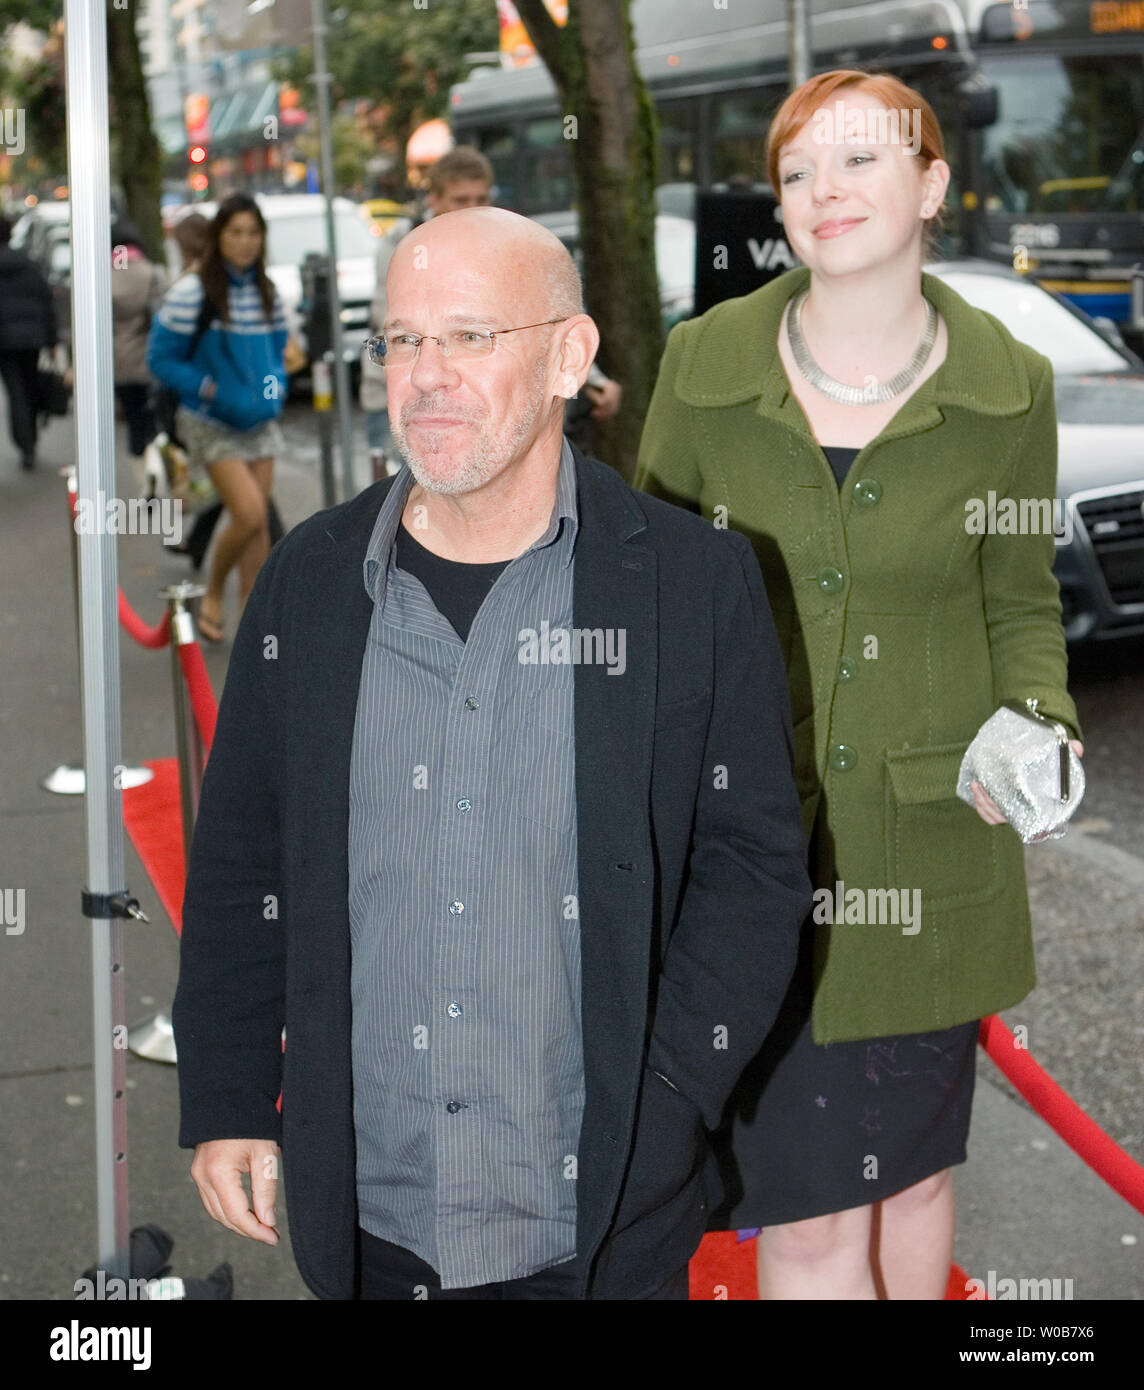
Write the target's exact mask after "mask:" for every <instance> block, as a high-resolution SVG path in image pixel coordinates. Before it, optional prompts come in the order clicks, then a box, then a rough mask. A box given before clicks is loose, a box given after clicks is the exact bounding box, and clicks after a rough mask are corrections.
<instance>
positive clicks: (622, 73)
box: [515, 0, 663, 480]
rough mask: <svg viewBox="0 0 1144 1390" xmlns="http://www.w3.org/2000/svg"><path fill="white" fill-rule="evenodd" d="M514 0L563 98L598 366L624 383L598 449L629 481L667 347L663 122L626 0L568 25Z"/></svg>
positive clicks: (574, 17) (537, 2)
mask: <svg viewBox="0 0 1144 1390" xmlns="http://www.w3.org/2000/svg"><path fill="white" fill-rule="evenodd" d="M515 3H516V7H517V10H518V12H519V13H520V16H521V19H522V20H523V22H524V25H525V28H526V29H527V30H528V33H529V36H530V37H531V39H532V41H533V43H534V44H535V45H536V49H537V52H538V53H540V55H541V57H542V58H543V59H544V61H545V62H546V64H547V65H548V68H549V70H550V71H551V73H552V76H553V80H554V81H555V82H556V85H557V87H558V88H559V90H560V95H561V99H562V100H563V102H564V107H565V112H566V116H565V126H566V137H567V138H569V139H570V140H571V142H572V149H571V153H572V165H573V171H574V174H575V180H576V191H577V206H578V210H579V214H580V246H581V249H582V253H583V277H584V294H585V300H586V304H587V309H588V312H589V313H590V314H591V315H592V317H593V318H594V319H595V321H596V323H597V324H598V325H599V329H600V365H601V367H602V368H603V370H604V371H605V372H607V374H608V375H609V376H611V377H615V379H616V380H617V381H618V382H619V383H620V384H621V386H622V387H623V388H624V397H623V402H622V405H621V408H620V411H619V414H618V415H616V416H615V418H614V419H612V420H610V421H608V422H607V423H605V424H603V425H597V427H596V429H597V437H598V439H599V448H598V453H599V456H600V457H601V458H602V459H604V460H605V461H606V462H608V463H610V464H611V465H612V467H614V468H616V469H617V470H618V471H619V472H620V473H621V474H622V475H623V476H624V477H625V478H627V479H629V480H630V479H631V478H632V477H633V476H634V473H635V466H636V455H637V452H638V450H639V441H640V434H641V432H642V430H643V422H644V416H645V415H646V413H647V408H648V404H649V402H650V400H651V393H652V390H653V388H654V386H655V379H656V374H657V372H658V370H659V360H660V356H661V354H662V351H663V321H662V319H661V317H660V309H659V285H658V279H657V275H656V263H655V198H654V193H655V175H656V156H657V151H658V129H657V122H656V115H655V105H654V103H653V101H652V99H651V95H650V93H649V92H648V90H647V87H646V85H645V84H644V81H643V78H642V77H641V75H640V73H639V70H638V69H637V67H636V64H635V52H634V44H633V41H632V28H631V17H630V13H629V9H630V0H577V3H576V4H572V5H569V7H568V23H567V25H566V26H565V27H564V29H560V28H559V27H558V26H557V25H555V24H554V23H553V21H552V19H551V18H550V16H549V15H548V13H547V11H546V10H545V9H544V6H543V0H515ZM569 118H574V120H573V119H569Z"/></svg>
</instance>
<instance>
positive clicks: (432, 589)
mask: <svg viewBox="0 0 1144 1390" xmlns="http://www.w3.org/2000/svg"><path fill="white" fill-rule="evenodd" d="M396 560H397V568H398V569H403V570H404V571H405V572H406V573H407V574H412V575H413V576H414V577H415V578H417V579H420V581H421V582H422V584H424V585H425V588H426V589H427V590H428V591H429V597H430V598H431V599H432V600H433V602H434V604H435V605H436V608H437V611H438V612H439V613H440V614H442V615H443V616H444V617H446V618H447V619H448V620H449V622H450V623H452V625H453V629H454V631H455V632H456V634H457V636H458V637H460V639H461V641H462V642H467V641H468V638H469V628H470V627H472V625H473V619H474V618H475V617H476V616H477V609H478V608H480V606H481V604H482V603H484V601H485V595H486V594H487V593H488V591H489V590H490V589H491V588H492V586H493V584H494V583H495V582H496V579H497V576H498V575H499V574H500V572H501V570H503V569H504V567H505V565H507V564H508V563H509V562H508V561H507V560H494V561H493V562H492V563H491V564H487V565H470V564H466V563H465V562H464V561H463V560H445V559H442V557H441V556H440V555H434V554H433V552H432V551H431V550H426V549H425V547H424V546H423V545H422V544H421V543H420V542H419V541H417V540H415V539H414V538H413V536H411V535H410V534H409V532H408V531H407V530H406V529H405V527H404V526H401V525H399V526H398V528H397V557H396Z"/></svg>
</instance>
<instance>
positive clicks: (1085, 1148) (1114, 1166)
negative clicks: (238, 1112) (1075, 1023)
mask: <svg viewBox="0 0 1144 1390" xmlns="http://www.w3.org/2000/svg"><path fill="white" fill-rule="evenodd" d="M979 1041H980V1043H981V1046H982V1047H983V1048H984V1049H985V1051H986V1052H987V1053H988V1054H989V1056H990V1057H992V1059H993V1061H994V1062H996V1064H997V1065H998V1066H999V1067H1000V1068H1001V1070H1002V1071H1003V1072H1004V1073H1005V1075H1006V1076H1007V1077H1008V1078H1009V1080H1010V1081H1011V1082H1012V1083H1013V1085H1014V1086H1015V1087H1016V1088H1017V1090H1018V1091H1020V1093H1021V1094H1022V1095H1023V1096H1024V1097H1025V1099H1026V1100H1027V1101H1028V1102H1029V1104H1030V1105H1031V1106H1032V1107H1033V1109H1034V1110H1035V1111H1036V1112H1037V1114H1038V1115H1040V1117H1041V1119H1042V1120H1044V1121H1045V1123H1046V1124H1047V1125H1048V1126H1049V1127H1050V1128H1051V1129H1053V1130H1055V1131H1056V1132H1057V1134H1059V1135H1060V1137H1061V1138H1062V1139H1063V1140H1064V1141H1065V1143H1066V1144H1067V1145H1068V1146H1069V1148H1070V1149H1072V1150H1073V1151H1074V1152H1075V1153H1077V1154H1079V1155H1080V1156H1081V1158H1083V1159H1084V1161H1085V1162H1086V1163H1087V1164H1088V1166H1089V1167H1090V1168H1091V1169H1092V1170H1093V1172H1094V1173H1096V1174H1098V1175H1099V1176H1100V1177H1101V1178H1103V1179H1104V1181H1105V1182H1106V1183H1107V1184H1108V1185H1109V1187H1111V1188H1112V1189H1113V1191H1114V1192H1118V1193H1119V1194H1120V1195H1121V1197H1123V1198H1124V1200H1125V1201H1126V1202H1128V1203H1130V1204H1131V1205H1132V1206H1134V1207H1135V1208H1136V1210H1137V1211H1139V1212H1144V1168H1142V1167H1141V1166H1140V1164H1139V1163H1137V1162H1136V1160H1135V1159H1133V1158H1130V1157H1129V1156H1128V1154H1126V1153H1125V1152H1124V1150H1123V1149H1122V1148H1121V1147H1120V1145H1119V1144H1117V1143H1116V1141H1115V1140H1114V1139H1112V1138H1111V1137H1110V1136H1109V1135H1107V1134H1105V1132H1104V1130H1102V1129H1101V1127H1100V1126H1099V1125H1098V1124H1097V1123H1096V1121H1095V1120H1094V1119H1092V1118H1091V1117H1090V1116H1088V1115H1086V1114H1085V1113H1084V1111H1083V1110H1082V1109H1081V1108H1080V1106H1079V1105H1078V1104H1077V1103H1076V1101H1075V1100H1073V1098H1072V1097H1071V1096H1070V1095H1069V1094H1068V1093H1067V1092H1066V1091H1063V1090H1062V1089H1061V1087H1060V1086H1058V1085H1057V1083H1056V1082H1055V1081H1054V1080H1053V1078H1052V1077H1051V1076H1050V1075H1049V1074H1048V1072H1047V1071H1045V1069H1044V1068H1043V1067H1042V1066H1041V1065H1040V1064H1039V1063H1038V1062H1036V1061H1034V1060H1033V1058H1032V1057H1031V1056H1030V1055H1029V1053H1028V1052H1027V1051H1026V1050H1025V1049H1024V1048H1021V1047H1018V1046H1017V1039H1016V1038H1015V1037H1014V1036H1013V1034H1012V1033H1011V1032H1010V1031H1009V1029H1008V1028H1007V1027H1006V1026H1005V1024H1004V1023H1002V1021H1001V1020H1000V1019H999V1018H998V1017H997V1015H996V1014H990V1015H989V1016H988V1017H987V1018H983V1019H982V1020H981V1030H980V1034H979Z"/></svg>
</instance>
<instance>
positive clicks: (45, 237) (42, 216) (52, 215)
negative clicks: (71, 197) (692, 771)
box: [8, 200, 71, 274]
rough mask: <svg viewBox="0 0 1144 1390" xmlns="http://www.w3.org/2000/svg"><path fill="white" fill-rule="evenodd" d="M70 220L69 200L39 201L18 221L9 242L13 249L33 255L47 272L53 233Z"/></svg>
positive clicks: (34, 259) (26, 254)
mask: <svg viewBox="0 0 1144 1390" xmlns="http://www.w3.org/2000/svg"><path fill="white" fill-rule="evenodd" d="M70 222H71V204H70V203H68V202H67V201H64V200H61V201H59V202H39V203H37V204H36V205H35V206H34V207H30V208H29V209H28V211H27V212H26V213H24V215H23V217H21V218H20V219H19V220H18V221H17V223H16V225H15V226H14V227H13V228H12V235H11V237H10V239H9V243H8V244H9V245H10V246H11V247H12V250H13V251H22V252H23V253H24V255H25V256H29V257H31V259H32V260H33V261H35V262H36V264H37V265H38V266H39V267H40V269H41V270H42V271H44V273H45V274H46V273H47V269H48V265H47V263H48V259H49V255H50V251H49V246H50V241H51V235H52V233H53V232H54V231H57V230H58V229H59V228H60V227H61V226H62V227H65V228H66V227H67V226H68V225H69V223H70Z"/></svg>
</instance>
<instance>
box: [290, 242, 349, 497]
mask: <svg viewBox="0 0 1144 1390" xmlns="http://www.w3.org/2000/svg"><path fill="white" fill-rule="evenodd" d="M300 273H301V277H302V299H303V304H304V306H305V314H306V343H307V347H308V349H309V354H310V391H311V394H312V396H313V400H314V410H315V412H316V414H317V416H318V447H319V449H320V450H321V459H322V506H323V507H332V506H334V505H335V504H336V503H337V500H338V496H337V485H336V483H335V482H334V422H333V418H332V416H331V413H330V412H331V408H332V406H333V391H334V388H333V364H334V351H333V346H332V343H331V338H330V259H329V257H328V256H323V255H322V254H321V253H320V252H318V251H311V252H310V253H309V255H307V256H306V258H305V260H303V262H302V266H301V271H300ZM346 496H347V497H349V496H350V494H349V493H347V494H346Z"/></svg>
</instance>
